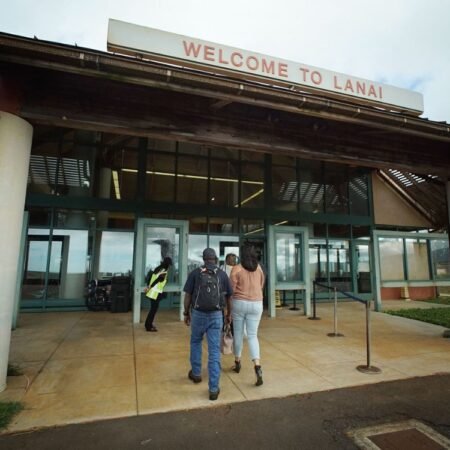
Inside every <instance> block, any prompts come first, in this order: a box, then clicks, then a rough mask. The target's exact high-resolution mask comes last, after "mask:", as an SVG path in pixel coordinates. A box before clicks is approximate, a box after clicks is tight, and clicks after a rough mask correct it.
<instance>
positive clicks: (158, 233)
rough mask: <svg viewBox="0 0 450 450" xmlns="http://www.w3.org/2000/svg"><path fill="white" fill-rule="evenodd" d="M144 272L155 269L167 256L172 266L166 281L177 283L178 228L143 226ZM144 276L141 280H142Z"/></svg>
mask: <svg viewBox="0 0 450 450" xmlns="http://www.w3.org/2000/svg"><path fill="white" fill-rule="evenodd" d="M144 239H145V241H144V242H145V246H146V248H145V264H144V267H145V273H144V274H143V277H144V278H145V275H146V274H147V272H148V271H149V270H153V269H155V268H156V267H157V266H158V265H159V264H160V263H161V261H162V260H163V259H164V258H165V257H166V256H169V257H170V258H172V263H173V265H172V267H171V268H170V270H169V276H168V281H169V282H174V283H178V281H179V280H178V276H179V275H178V274H179V263H180V261H179V249H180V230H179V229H178V228H174V227H153V226H147V227H145V238H144ZM144 278H143V280H142V281H144Z"/></svg>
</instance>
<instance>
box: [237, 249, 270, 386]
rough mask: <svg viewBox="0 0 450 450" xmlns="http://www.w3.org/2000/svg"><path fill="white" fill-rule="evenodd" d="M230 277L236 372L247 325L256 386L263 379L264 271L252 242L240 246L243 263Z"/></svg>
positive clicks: (238, 367)
mask: <svg viewBox="0 0 450 450" xmlns="http://www.w3.org/2000/svg"><path fill="white" fill-rule="evenodd" d="M230 280H231V285H232V287H233V301H232V303H231V305H232V306H231V311H232V312H231V315H232V320H233V332H234V343H233V344H234V362H235V364H234V367H233V370H234V371H235V372H236V373H239V372H240V370H241V355H242V344H243V340H244V328H245V329H246V330H247V341H248V347H249V352H250V357H251V359H252V361H253V364H254V368H255V374H256V386H261V385H262V384H263V379H262V370H261V360H260V351H259V341H258V327H259V322H260V321H261V316H262V312H263V286H264V273H263V271H262V269H261V266H260V265H259V264H258V256H257V254H256V251H255V249H254V247H253V246H250V245H248V244H246V245H243V246H242V247H241V261H240V264H238V265H237V266H234V267H233V269H232V271H231V275H230Z"/></svg>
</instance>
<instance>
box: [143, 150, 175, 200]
mask: <svg viewBox="0 0 450 450" xmlns="http://www.w3.org/2000/svg"><path fill="white" fill-rule="evenodd" d="M174 197H175V154H168V153H167V154H166V153H156V152H151V153H149V154H148V156H147V170H146V192H145V198H146V199H147V200H152V201H154V202H173V200H174Z"/></svg>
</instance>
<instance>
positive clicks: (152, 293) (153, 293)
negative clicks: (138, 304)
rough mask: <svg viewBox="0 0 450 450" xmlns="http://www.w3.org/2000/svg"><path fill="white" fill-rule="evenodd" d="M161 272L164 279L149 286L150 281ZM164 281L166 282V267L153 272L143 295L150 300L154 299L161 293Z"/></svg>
mask: <svg viewBox="0 0 450 450" xmlns="http://www.w3.org/2000/svg"><path fill="white" fill-rule="evenodd" d="M162 274H165V275H166V277H165V278H164V280H163V281H159V282H158V283H156V284H155V285H154V286H153V287H150V286H151V285H152V283H153V282H154V281H155V280H156V279H157V278H158V277H159V276H160V275H162ZM166 283H167V270H166V269H161V270H160V271H159V272H157V273H153V274H152V276H151V278H150V283H149V284H148V287H149V290H148V291H147V293H146V294H145V296H146V297H148V298H149V299H150V300H156V299H157V298H158V295H159V294H162V292H163V290H164V286H165V285H166Z"/></svg>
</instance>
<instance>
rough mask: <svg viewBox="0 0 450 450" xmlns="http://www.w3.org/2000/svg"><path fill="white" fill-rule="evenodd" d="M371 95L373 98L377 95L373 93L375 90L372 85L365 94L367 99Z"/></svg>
mask: <svg viewBox="0 0 450 450" xmlns="http://www.w3.org/2000/svg"><path fill="white" fill-rule="evenodd" d="M371 95H372V96H373V97H375V98H377V93H376V92H375V88H374V87H373V84H371V85H370V88H369V92H368V93H367V96H368V97H370V96H371Z"/></svg>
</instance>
